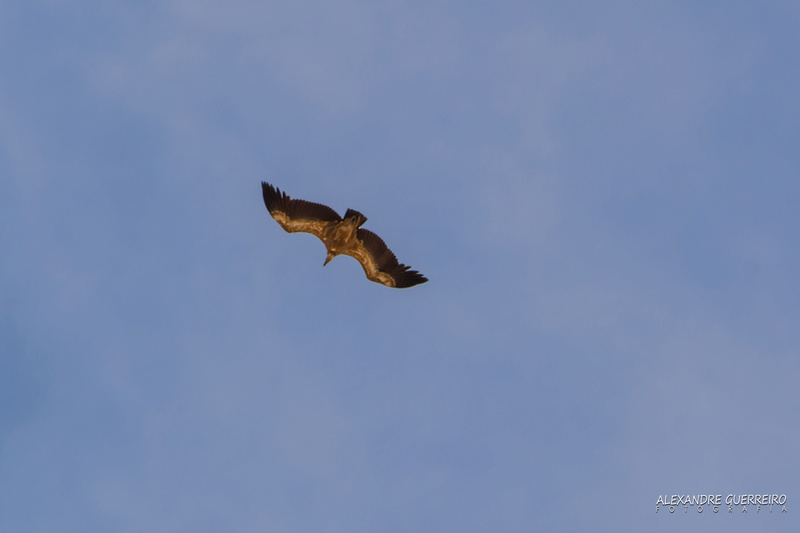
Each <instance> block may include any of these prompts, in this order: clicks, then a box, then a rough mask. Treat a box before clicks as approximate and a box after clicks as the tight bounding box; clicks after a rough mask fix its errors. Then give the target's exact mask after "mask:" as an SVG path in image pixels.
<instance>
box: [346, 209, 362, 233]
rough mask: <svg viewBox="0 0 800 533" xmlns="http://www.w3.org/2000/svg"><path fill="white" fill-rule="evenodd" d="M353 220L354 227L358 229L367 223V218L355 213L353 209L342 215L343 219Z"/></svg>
mask: <svg viewBox="0 0 800 533" xmlns="http://www.w3.org/2000/svg"><path fill="white" fill-rule="evenodd" d="M350 218H352V219H355V222H356V227H357V228H360V227H361V225H362V224H363V223H364V222H366V221H367V217H365V216H364V215H362V214H361V213H359V212H358V211H356V210H355V209H348V210H347V212H346V213H345V214H344V219H345V220H347V219H350Z"/></svg>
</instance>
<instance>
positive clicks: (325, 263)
mask: <svg viewBox="0 0 800 533" xmlns="http://www.w3.org/2000/svg"><path fill="white" fill-rule="evenodd" d="M331 259H333V254H328V255H327V256H325V262H324V263H322V266H325V265H327V264H328V263H330V262H331Z"/></svg>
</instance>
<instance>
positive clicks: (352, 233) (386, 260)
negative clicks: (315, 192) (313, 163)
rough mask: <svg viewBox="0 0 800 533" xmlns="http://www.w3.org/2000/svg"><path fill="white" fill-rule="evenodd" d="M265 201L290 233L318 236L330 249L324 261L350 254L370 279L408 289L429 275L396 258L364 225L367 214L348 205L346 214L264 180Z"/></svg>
mask: <svg viewBox="0 0 800 533" xmlns="http://www.w3.org/2000/svg"><path fill="white" fill-rule="evenodd" d="M261 189H262V192H263V193H264V205H266V206H267V210H268V211H269V214H270V215H272V218H274V219H275V221H276V222H277V223H278V224H280V226H281V227H282V228H283V229H285V230H286V231H288V232H289V233H296V232H298V231H300V232H304V233H310V234H312V235H315V236H317V237H318V238H319V239H320V240H321V241H322V244H324V245H325V248H326V249H327V251H328V255H327V256H326V257H325V265H327V264H328V263H329V262H330V260H331V259H333V258H334V257H336V256H337V255H342V254H344V255H349V256H350V257H354V258H355V259H356V261H358V262H359V263H361V266H362V267H363V268H364V273H365V274H366V275H367V279H369V280H370V281H374V282H375V283H381V284H383V285H386V286H387V287H395V288H397V289H405V288H407V287H413V286H414V285H419V284H420V283H425V282H426V281H428V278H426V277H425V276H423V275H422V274H420V273H419V272H417V271H416V270H411V267H409V266H406V265H403V264H401V263H399V262H398V261H397V258H396V257H395V256H394V254H393V253H392V251H391V250H390V249H389V248H388V247H387V246H386V244H385V243H384V242H383V240H382V239H381V238H380V237H378V236H377V235H375V234H374V233H372V232H371V231H369V230H366V229H363V228H362V227H361V225H362V224H364V222H366V221H367V217H365V216H364V215H362V214H361V213H359V212H358V211H355V210H353V209H348V210H347V212H346V213H345V214H344V218H342V217H340V216H339V214H338V213H337V212H336V211H334V210H333V209H331V208H330V207H328V206H326V205H322V204H315V203H312V202H306V201H305V200H292V199H291V198H290V197H289V196H288V195H287V194H286V193H285V192H281V190H280V189H277V188H275V187H273V186H272V185H270V184H269V183H266V182H263V181H262V182H261Z"/></svg>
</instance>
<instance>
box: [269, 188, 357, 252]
mask: <svg viewBox="0 0 800 533" xmlns="http://www.w3.org/2000/svg"><path fill="white" fill-rule="evenodd" d="M261 190H262V192H263V193H264V205H266V206H267V210H268V211H269V214H270V215H272V218H274V219H275V221H276V222H277V223H278V224H280V226H281V227H282V228H283V229H285V230H286V231H288V232H289V233H297V232H304V233H311V234H312V235H316V236H317V237H319V238H320V239H321V238H322V230H323V229H324V228H325V227H326V226H327V223H328V222H338V221H340V220H342V217H340V216H339V214H338V213H337V212H336V211H334V210H333V209H331V208H330V207H328V206H327V205H322V204H315V203H313V202H306V201H305V200H292V199H291V198H290V197H289V195H288V194H286V193H285V192H281V190H280V189H278V188H275V187H273V186H272V185H270V184H269V183H267V182H265V181H262V182H261Z"/></svg>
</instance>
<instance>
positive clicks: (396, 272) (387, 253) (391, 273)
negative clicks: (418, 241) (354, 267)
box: [344, 228, 428, 289]
mask: <svg viewBox="0 0 800 533" xmlns="http://www.w3.org/2000/svg"><path fill="white" fill-rule="evenodd" d="M356 236H357V238H358V240H359V241H360V245H359V246H356V247H355V248H352V249H350V250H348V251H345V252H344V253H345V254H347V255H349V256H351V257H354V258H355V259H356V260H357V261H358V262H359V263H361V266H362V267H363V268H364V273H365V274H366V275H367V279H369V280H370V281H374V282H376V283H382V284H383V285H386V286H387V287H395V288H398V289H405V288H407V287H413V286H414V285H419V284H420V283H425V282H426V281H428V278H426V277H425V276H423V275H422V274H420V273H419V272H417V271H416V270H410V269H411V267H410V266H406V265H404V264H402V263H399V262H398V261H397V257H395V255H394V254H393V253H392V251H391V250H390V249H389V247H388V246H386V243H385V242H383V239H381V238H380V237H378V236H377V235H375V234H374V233H372V232H371V231H369V230H366V229H363V228H359V229H358V232H357V234H356Z"/></svg>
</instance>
